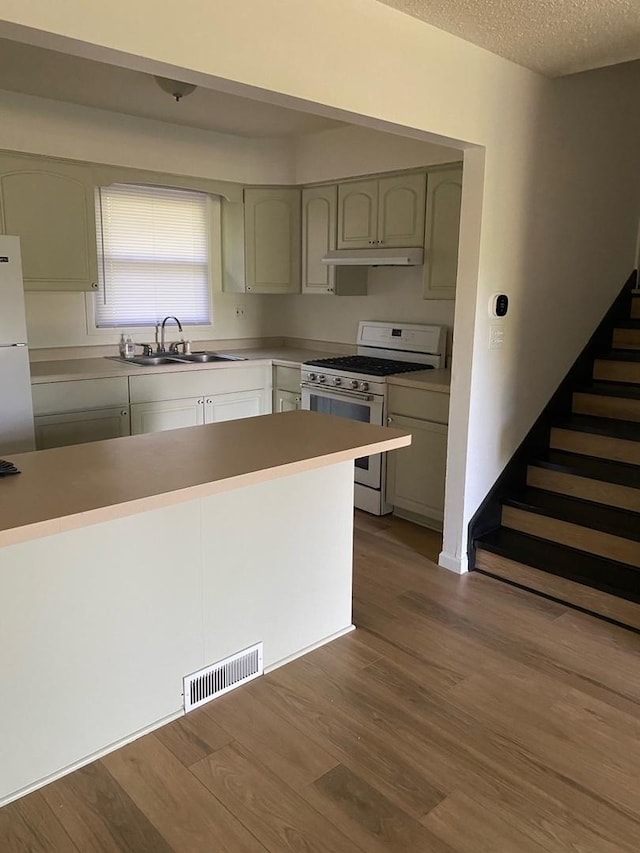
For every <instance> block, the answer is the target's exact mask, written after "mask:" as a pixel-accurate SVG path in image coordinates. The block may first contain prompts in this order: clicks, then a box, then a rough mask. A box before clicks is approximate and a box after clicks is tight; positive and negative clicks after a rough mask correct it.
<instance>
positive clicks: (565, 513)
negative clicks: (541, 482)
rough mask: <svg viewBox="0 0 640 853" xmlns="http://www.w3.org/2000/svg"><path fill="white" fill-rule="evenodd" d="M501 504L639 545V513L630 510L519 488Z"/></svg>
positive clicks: (538, 490)
mask: <svg viewBox="0 0 640 853" xmlns="http://www.w3.org/2000/svg"><path fill="white" fill-rule="evenodd" d="M504 505H505V506H511V507H514V508H516V509H523V510H526V511H529V512H533V513H536V514H537V515H544V516H546V517H547V518H555V519H558V520H559V521H564V522H567V523H568V524H576V525H579V526H580V527H588V528H590V529H592V530H599V531H600V532H601V533H608V534H610V535H612V536H620V537H622V538H624V539H630V540H633V541H636V542H640V513H637V512H631V511H630V510H626V509H618V508H616V507H610V506H604V505H603V504H598V503H594V502H592V501H587V500H583V499H581V498H573V497H569V496H567V495H558V494H556V493H555V492H546V491H544V490H543V489H535V488H525V489H523V490H522V491H521V492H520V494H518V495H514V496H513V497H510V498H508V499H506V500H505V501H504ZM638 580H639V582H640V576H639V578H638Z"/></svg>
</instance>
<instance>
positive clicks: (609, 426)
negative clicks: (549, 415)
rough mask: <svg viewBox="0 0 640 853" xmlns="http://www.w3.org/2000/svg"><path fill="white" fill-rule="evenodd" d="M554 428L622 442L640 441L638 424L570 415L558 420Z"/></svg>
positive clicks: (590, 416) (591, 416) (613, 419)
mask: <svg viewBox="0 0 640 853" xmlns="http://www.w3.org/2000/svg"><path fill="white" fill-rule="evenodd" d="M554 426H555V427H557V428H558V429H568V430H574V431H576V432H588V433H591V434H593V435H605V436H607V437H609V438H621V439H623V440H624V441H640V429H639V428H638V424H636V423H634V422H633V421H620V420H616V419H615V418H598V417H595V416H593V415H575V414H572V415H567V416H566V417H565V418H562V419H560V420H558V422H557V423H555V424H554Z"/></svg>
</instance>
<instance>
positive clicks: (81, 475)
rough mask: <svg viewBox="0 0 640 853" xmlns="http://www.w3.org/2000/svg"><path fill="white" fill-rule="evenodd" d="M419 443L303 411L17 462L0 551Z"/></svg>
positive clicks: (4, 481) (1, 501) (2, 498)
mask: <svg viewBox="0 0 640 853" xmlns="http://www.w3.org/2000/svg"><path fill="white" fill-rule="evenodd" d="M410 443H411V436H410V433H407V432H405V431H404V430H398V429H389V428H387V427H377V426H371V425H370V424H362V423H358V422H357V421H351V420H348V419H346V418H337V417H333V416H329V415H321V414H317V413H315V412H305V411H297V412H285V413H280V414H275V415H261V416H258V417H255V418H245V419H242V420H235V421H224V422H222V423H215V424H208V425H205V426H197V427H188V428H186V429H180V430H170V431H165V432H158V433H147V434H144V435H134V436H126V437H123V438H113V439H110V440H108V441H94V442H90V443H88V444H76V445H71V446H68V447H56V448H53V449H51V450H39V451H34V452H32V453H20V454H13V455H11V461H12V462H14V464H15V465H17V467H18V468H19V469H20V470H21V472H22V473H21V474H19V475H17V476H14V477H4V478H1V479H0V547H1V546H5V545H11V544H15V543H18V542H24V541H27V540H30V539H36V538H38V537H41V536H48V535H51V534H54V533H59V532H62V531H64V530H71V529H74V528H80V527H86V526H87V525H90V524H96V523H98V522H101V521H109V520H111V519H113V518H122V517H124V516H128V515H134V514H135V513H138V512H143V511H146V510H150V509H156V508H159V507H162V506H167V505H169V504H173V503H179V502H182V501H188V500H193V499H195V498H200V497H205V496H207V495H212V494H216V493H219V492H224V491H227V490H230V489H235V488H239V487H242V486H248V485H251V484H254V483H260V482H264V481H266V480H271V479H275V478H277V477H285V476H289V475H291V474H296V473H301V472H304V471H310V470H313V469H315V468H320V467H323V466H326V465H332V464H335V463H338V462H346V461H349V460H352V459H357V458H359V457H361V456H368V455H369V454H371V453H381V452H384V451H387V450H394V449H396V448H399V447H405V446H407V445H408V444H410ZM327 499H328V498H327Z"/></svg>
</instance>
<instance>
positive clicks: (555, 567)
mask: <svg viewBox="0 0 640 853" xmlns="http://www.w3.org/2000/svg"><path fill="white" fill-rule="evenodd" d="M475 544H476V547H479V548H484V549H485V550H487V551H491V552H492V553H494V554H498V555H499V556H501V557H506V558H508V559H509V560H513V561H514V562H517V563H522V564H523V565H525V566H531V567H532V568H535V569H540V570H541V571H543V572H547V573H548V574H552V575H557V576H560V577H563V578H567V580H572V581H574V582H576V583H581V584H584V585H585V586H590V587H592V588H593V589H599V590H600V591H601V592H606V593H609V594H610V595H616V596H618V597H619V598H624V599H625V600H628V601H634V602H636V603H640V572H639V571H638V569H634V568H632V567H630V566H627V565H625V564H624V563H618V562H616V561H615V560H608V559H606V558H605V557H597V556H595V555H594V554H587V553H585V552H583V551H577V550H576V549H575V548H569V547H568V546H567V545H560V544H558V543H556V542H549V541H547V540H545V539H538V538H537V537H536V536H529V535H528V534H526V533H519V532H517V531H515V530H509V529H507V528H505V527H500V528H498V529H497V530H494V531H493V532H491V533H488V534H485V535H484V536H482V537H480V538H479V539H477V540H476V543H475Z"/></svg>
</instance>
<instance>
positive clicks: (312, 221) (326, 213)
mask: <svg viewBox="0 0 640 853" xmlns="http://www.w3.org/2000/svg"><path fill="white" fill-rule="evenodd" d="M337 214H338V186H337V184H331V185H330V186H327V187H310V188H308V189H303V190H302V292H303V293H332V292H333V290H334V282H335V273H336V268H335V267H334V266H328V265H327V264H323V263H321V260H322V258H323V256H324V255H326V253H327V252H328V251H329V250H330V249H335V247H336V228H337Z"/></svg>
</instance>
